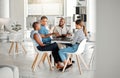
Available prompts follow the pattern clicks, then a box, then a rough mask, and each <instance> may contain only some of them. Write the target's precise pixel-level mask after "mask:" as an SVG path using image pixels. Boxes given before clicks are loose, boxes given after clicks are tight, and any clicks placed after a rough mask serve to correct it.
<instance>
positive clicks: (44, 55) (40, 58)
mask: <svg viewBox="0 0 120 78" xmlns="http://www.w3.org/2000/svg"><path fill="white" fill-rule="evenodd" d="M33 46H34V44H33ZM34 50H35V52H37V55H36V57H35V59H34V61H33V64H32V67H31V68H32V71H35V69H36V66H39V67H40V64H41V63H42V62H43V61H44V60H45V58H47V60H48V63H49V66H50V70H52V64H51V61H50V57H49V55H50V54H51V51H40V50H38V49H37V47H36V46H34Z"/></svg>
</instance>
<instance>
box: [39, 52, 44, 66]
mask: <svg viewBox="0 0 120 78" xmlns="http://www.w3.org/2000/svg"><path fill="white" fill-rule="evenodd" d="M45 55H46V54H45V53H43V54H42V56H41V58H40V61H39V67H40V64H41V63H42V62H43V60H45V59H44V58H45Z"/></svg>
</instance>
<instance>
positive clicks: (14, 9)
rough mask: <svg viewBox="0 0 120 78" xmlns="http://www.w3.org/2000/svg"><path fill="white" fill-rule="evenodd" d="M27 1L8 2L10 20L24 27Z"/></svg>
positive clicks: (11, 0) (14, 0) (13, 0)
mask: <svg viewBox="0 0 120 78" xmlns="http://www.w3.org/2000/svg"><path fill="white" fill-rule="evenodd" d="M26 17H27V0H10V19H11V20H12V21H14V22H17V23H19V24H21V25H22V26H23V29H24V28H25V27H26Z"/></svg>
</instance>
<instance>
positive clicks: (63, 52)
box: [59, 20, 86, 67]
mask: <svg viewBox="0 0 120 78" xmlns="http://www.w3.org/2000/svg"><path fill="white" fill-rule="evenodd" d="M83 26H84V22H83V21H82V20H77V21H76V29H78V31H77V32H75V34H74V37H73V42H72V46H70V47H67V48H64V49H60V50H59V55H60V58H61V60H62V61H63V63H64V64H66V60H67V53H68V52H69V53H74V52H75V51H77V49H78V46H79V44H80V43H81V41H82V40H84V39H85V38H86V37H85V34H84V32H83ZM71 66H72V63H71V62H70V61H69V62H68V66H67V67H71Z"/></svg>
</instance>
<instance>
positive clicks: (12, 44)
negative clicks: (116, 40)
mask: <svg viewBox="0 0 120 78" xmlns="http://www.w3.org/2000/svg"><path fill="white" fill-rule="evenodd" d="M13 46H14V42H12V43H11V46H10V49H9V54H10V53H11V50H12V48H13Z"/></svg>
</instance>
